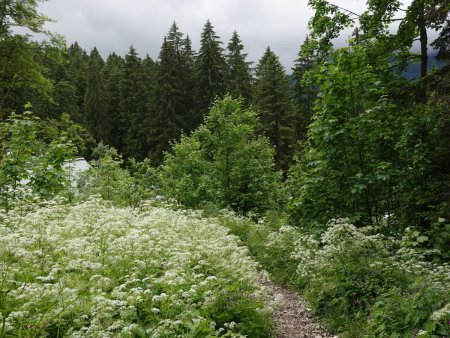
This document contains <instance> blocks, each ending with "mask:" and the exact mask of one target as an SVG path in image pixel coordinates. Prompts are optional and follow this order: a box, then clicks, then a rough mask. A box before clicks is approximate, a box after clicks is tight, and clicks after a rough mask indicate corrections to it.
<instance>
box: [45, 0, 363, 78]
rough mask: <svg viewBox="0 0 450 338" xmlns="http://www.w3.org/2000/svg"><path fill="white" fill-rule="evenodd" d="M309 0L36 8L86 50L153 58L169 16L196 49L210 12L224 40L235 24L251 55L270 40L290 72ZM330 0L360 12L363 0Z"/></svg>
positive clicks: (176, 0)
mask: <svg viewBox="0 0 450 338" xmlns="http://www.w3.org/2000/svg"><path fill="white" fill-rule="evenodd" d="M307 2H308V1H307V0H189V1H188V0H120V1H119V0H49V1H47V2H44V3H42V4H41V5H40V7H39V8H40V11H41V12H42V13H44V14H45V15H47V16H49V17H50V18H52V19H53V20H55V21H56V22H54V23H49V24H47V26H46V28H47V29H50V30H51V31H54V32H57V33H60V34H62V35H64V36H65V37H66V40H67V43H68V44H71V43H73V42H74V41H78V42H79V44H80V45H81V46H82V47H83V48H84V49H86V51H87V52H88V53H89V51H90V50H91V49H92V48H93V47H94V46H96V47H97V49H98V50H99V51H100V53H101V54H102V55H103V56H104V57H106V56H107V55H108V54H109V53H111V52H116V53H118V54H120V55H125V54H126V53H127V51H128V49H129V46H130V45H131V44H133V45H134V47H135V48H136V49H137V51H138V52H139V54H140V55H141V56H145V54H147V53H148V54H149V55H150V56H151V57H152V58H154V59H156V58H157V57H158V54H159V50H160V47H161V44H162V41H163V38H164V35H166V34H167V32H168V30H169V28H170V26H171V24H172V23H173V21H176V22H177V24H178V27H179V28H180V30H181V31H182V32H183V33H185V34H189V36H190V37H191V39H192V41H193V48H194V49H195V50H198V48H199V43H200V34H201V31H202V28H203V25H204V24H205V22H206V20H207V19H208V18H209V19H210V20H211V22H212V24H213V25H214V27H215V31H216V33H217V35H219V36H220V37H221V40H222V41H223V42H224V45H223V46H224V47H226V44H227V43H228V40H229V39H230V37H231V34H232V33H233V31H234V30H236V31H237V32H238V34H239V35H240V37H241V39H242V41H243V43H244V46H245V50H246V52H247V53H248V54H249V56H248V59H249V61H255V62H257V61H258V60H259V58H260V57H261V56H262V54H263V52H264V50H265V48H266V47H267V46H270V47H271V48H272V50H274V51H275V53H277V54H278V55H279V57H280V60H281V62H282V63H283V65H284V66H285V67H286V68H287V69H286V70H287V71H288V72H290V68H291V67H292V65H293V61H294V60H295V59H296V55H297V53H298V50H299V47H300V44H301V43H302V42H303V41H304V39H305V36H306V34H307V24H308V20H309V18H310V17H311V15H312V11H311V10H310V9H309V8H308V6H307ZM331 2H332V3H334V4H336V5H341V6H344V7H346V8H349V9H352V10H354V11H355V12H361V11H362V10H363V9H364V3H365V1H364V0H333V1H331Z"/></svg>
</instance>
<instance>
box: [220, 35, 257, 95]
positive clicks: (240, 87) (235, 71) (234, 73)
mask: <svg viewBox="0 0 450 338" xmlns="http://www.w3.org/2000/svg"><path fill="white" fill-rule="evenodd" d="M243 50H244V45H243V44H242V41H241V39H240V38H239V35H238V33H237V32H236V31H234V32H233V36H232V37H231V40H230V42H229V43H228V46H227V55H226V60H227V66H228V74H227V75H228V76H227V92H228V93H229V94H230V95H231V96H233V97H239V96H241V97H242V98H243V99H244V100H245V101H246V102H247V103H248V102H249V101H250V98H251V84H252V76H251V72H250V65H251V64H252V62H247V61H246V60H245V59H246V57H247V54H245V53H242V51H243Z"/></svg>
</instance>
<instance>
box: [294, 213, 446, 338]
mask: <svg viewBox="0 0 450 338" xmlns="http://www.w3.org/2000/svg"><path fill="white" fill-rule="evenodd" d="M371 231H372V229H370V228H366V229H357V228H356V227H355V226H354V225H352V224H349V223H348V221H347V220H334V221H332V222H331V223H329V224H328V230H327V231H325V232H324V233H323V234H322V236H321V237H320V240H316V239H314V238H313V237H312V236H309V235H305V236H303V237H302V238H301V239H300V240H298V241H297V243H296V250H295V251H294V252H293V253H292V256H293V257H294V258H295V259H297V260H298V263H299V264H298V270H297V275H298V278H299V282H300V284H303V288H304V294H305V296H306V298H307V299H308V301H309V302H310V304H311V306H312V307H313V308H314V309H315V311H316V312H317V313H319V314H321V315H323V316H325V317H326V319H327V321H328V322H329V323H330V324H331V327H332V328H334V329H343V328H344V329H347V330H349V331H353V332H355V331H356V333H355V334H356V335H358V336H366V337H384V336H389V337H403V336H405V335H406V336H408V335H410V336H412V335H413V334H414V332H418V331H419V330H429V331H430V333H435V332H433V331H436V332H442V330H443V329H442V327H443V326H445V325H447V329H448V323H446V322H445V321H444V320H443V319H442V318H445V315H444V316H441V317H440V319H438V320H436V319H433V318H434V317H433V313H434V312H435V311H438V310H439V309H441V308H442V307H444V306H445V305H446V303H449V302H450V292H449V290H450V289H449V286H450V269H449V267H448V265H446V264H444V265H440V266H439V265H433V264H432V263H428V262H427V261H426V260H425V259H424V258H425V257H424V256H423V255H421V254H419V253H417V251H416V250H414V249H410V248H407V247H405V246H404V245H403V244H404V243H403V242H402V241H396V240H394V239H391V238H386V237H384V236H382V235H380V234H377V235H371V234H370V232H371ZM435 317H436V316H435ZM436 318H437V317H436Z"/></svg>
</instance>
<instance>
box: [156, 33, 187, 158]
mask: <svg viewBox="0 0 450 338" xmlns="http://www.w3.org/2000/svg"><path fill="white" fill-rule="evenodd" d="M159 59H160V63H159V70H158V77H157V85H156V96H155V108H154V112H153V119H152V123H151V125H152V128H151V132H150V137H151V140H150V142H151V153H150V157H151V160H152V161H153V163H154V164H160V163H161V161H162V156H163V152H164V151H166V150H168V149H169V147H170V142H171V141H172V140H176V139H178V137H179V136H180V134H181V128H182V124H183V115H182V114H183V111H184V105H183V92H182V83H180V81H179V76H180V73H179V69H177V51H176V49H175V48H174V45H172V44H171V43H170V42H169V41H168V40H167V38H164V43H163V45H162V47H161V52H160V54H159Z"/></svg>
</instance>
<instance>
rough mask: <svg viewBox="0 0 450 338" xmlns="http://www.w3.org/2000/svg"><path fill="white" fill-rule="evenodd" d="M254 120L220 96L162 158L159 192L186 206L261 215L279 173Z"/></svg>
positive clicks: (270, 203) (238, 104)
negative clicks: (216, 208)
mask: <svg viewBox="0 0 450 338" xmlns="http://www.w3.org/2000/svg"><path fill="white" fill-rule="evenodd" d="M257 125H258V119H257V117H256V115H255V113H254V112H252V111H250V110H245V109H243V108H242V103H241V102H240V101H239V100H234V99H232V98H230V97H226V98H225V99H223V100H221V101H217V102H216V103H215V104H214V106H213V107H212V108H211V111H210V114H209V116H207V117H206V118H205V122H204V124H203V125H201V126H200V127H199V128H198V129H197V130H196V131H195V132H194V133H193V134H192V135H191V136H183V137H182V138H181V141H180V142H179V143H177V144H175V145H174V148H173V154H166V160H165V162H164V164H163V167H162V187H163V190H164V192H165V193H166V194H167V195H168V196H170V197H174V198H176V199H177V200H178V201H179V202H180V203H182V204H183V205H185V206H187V207H195V208H200V207H204V206H205V205H207V204H213V205H215V206H217V207H218V208H223V207H230V208H232V209H234V210H236V211H244V212H248V211H253V212H262V211H264V210H267V209H269V208H270V207H271V206H273V205H274V199H275V196H276V194H275V191H276V189H277V184H278V183H279V173H277V172H276V171H275V170H274V163H273V149H272V148H271V147H270V145H269V143H268V141H267V139H266V138H264V137H260V136H257V135H256V129H257Z"/></svg>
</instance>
